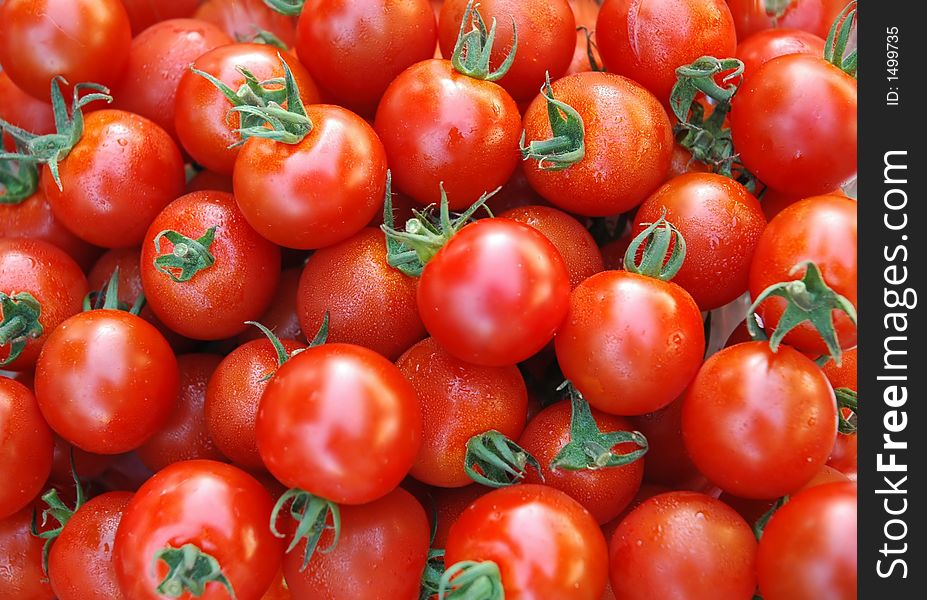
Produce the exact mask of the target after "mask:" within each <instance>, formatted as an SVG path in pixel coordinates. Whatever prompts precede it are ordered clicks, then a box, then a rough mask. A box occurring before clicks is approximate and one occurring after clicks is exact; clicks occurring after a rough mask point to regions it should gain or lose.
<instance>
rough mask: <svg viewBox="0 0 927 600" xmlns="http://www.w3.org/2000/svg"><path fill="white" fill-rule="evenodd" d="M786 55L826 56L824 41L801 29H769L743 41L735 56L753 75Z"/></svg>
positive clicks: (745, 69)
mask: <svg viewBox="0 0 927 600" xmlns="http://www.w3.org/2000/svg"><path fill="white" fill-rule="evenodd" d="M786 54H810V55H812V56H818V57H821V56H824V40H823V39H822V38H820V37H818V36H816V35H814V34H813V33H808V32H807V31H802V30H800V29H767V30H765V31H761V32H758V33H755V34H753V35H751V36H750V37H748V38H746V39H744V40H743V41H741V42H740V43H739V44H738V45H737V53H736V54H735V56H736V57H737V58H739V59H740V60H741V61H743V63H744V73H752V72H754V71H756V70H757V69H759V68H760V67H761V66H762V65H764V64H766V63H768V62H769V61H771V60H772V59H774V58H778V57H780V56H785V55H786Z"/></svg>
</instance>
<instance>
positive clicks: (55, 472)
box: [48, 435, 113, 485]
mask: <svg viewBox="0 0 927 600" xmlns="http://www.w3.org/2000/svg"><path fill="white" fill-rule="evenodd" d="M52 437H54V439H55V450H54V453H53V454H52V470H51V475H49V478H48V480H49V482H50V483H52V484H58V485H71V484H73V483H74V474H73V473H71V459H72V456H73V460H74V470H75V471H77V476H78V477H79V478H80V480H81V481H89V480H91V479H96V478H97V477H99V476H100V475H102V474H103V472H104V471H106V469H107V468H108V467H109V466H110V464H111V463H112V462H113V457H112V456H106V455H103V454H93V453H92V452H85V451H83V450H81V449H80V448H76V447H75V446H73V445H71V444H69V443H68V442H67V441H66V440H64V438H62V437H61V436H57V435H53V436H52Z"/></svg>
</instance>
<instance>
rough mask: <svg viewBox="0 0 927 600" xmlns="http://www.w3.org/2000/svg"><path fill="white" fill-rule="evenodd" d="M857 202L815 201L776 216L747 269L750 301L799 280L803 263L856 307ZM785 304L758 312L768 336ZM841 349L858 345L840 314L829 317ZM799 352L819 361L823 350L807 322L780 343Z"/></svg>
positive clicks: (768, 304) (778, 301) (769, 304)
mask: <svg viewBox="0 0 927 600" xmlns="http://www.w3.org/2000/svg"><path fill="white" fill-rule="evenodd" d="M856 223H857V218H856V202H855V201H854V200H851V199H849V198H847V197H845V196H816V197H813V198H806V199H805V200H802V201H800V202H797V203H795V204H793V205H791V206H789V207H787V208H786V209H785V210H783V211H782V212H781V213H779V214H778V215H777V216H776V217H775V218H774V219H773V220H772V221H770V222H769V225H768V226H767V227H766V229H765V230H764V231H763V235H762V236H761V237H760V241H759V243H758V244H757V246H756V251H755V252H754V255H753V264H752V266H751V267H750V279H749V289H750V295H751V296H752V297H753V298H756V297H757V296H759V295H760V294H761V293H762V292H763V290H765V289H766V288H767V287H769V286H770V285H773V284H775V283H778V282H780V281H789V280H792V279H801V278H802V277H804V274H805V269H801V270H800V271H798V272H796V273H795V274H790V272H791V271H792V269H793V268H794V267H795V266H796V265H798V264H799V263H801V262H803V261H808V260H810V261H812V262H814V263H815V264H816V265H817V266H818V268H820V269H821V274H822V275H823V277H824V281H825V283H827V285H828V286H829V287H830V288H831V289H833V290H834V291H835V292H837V293H838V294H840V295H842V296H844V297H845V298H846V299H847V300H849V301H850V302H851V303H852V304H853V306H856V303H857V282H856V278H857V266H856V261H857V258H856V254H857V242H856V226H857V225H856ZM784 311H785V300H784V299H782V298H778V297H775V298H770V299H769V300H766V301H765V302H763V304H762V305H760V307H759V310H758V311H757V312H758V314H759V315H760V317H761V318H762V319H763V323H764V325H765V327H766V329H767V331H769V332H772V331H773V330H774V329H775V327H776V325H778V323H779V319H780V317H781V316H782V313H783V312H784ZM832 314H833V319H834V325H835V327H836V330H837V339H838V341H839V343H840V347H841V348H844V349H848V348H852V347H853V346H855V345H856V326H855V325H853V323H852V322H851V321H850V318H849V317H848V316H847V315H846V314H844V313H843V312H841V311H834V312H833V313H832ZM784 342H785V343H786V344H789V345H791V346H794V347H795V348H797V349H798V350H801V351H802V352H805V353H809V354H813V355H815V356H820V355H823V354H826V353H827V347H826V346H825V345H824V341H823V340H822V339H821V336H820V334H818V332H817V331H816V330H815V329H814V327H813V326H812V325H811V324H810V323H802V324H801V325H799V326H798V327H796V328H795V329H793V330H792V331H791V332H789V333H788V334H787V335H786V336H785V339H784Z"/></svg>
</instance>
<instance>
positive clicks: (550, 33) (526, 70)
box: [438, 0, 576, 102]
mask: <svg viewBox="0 0 927 600" xmlns="http://www.w3.org/2000/svg"><path fill="white" fill-rule="evenodd" d="M468 1H469V0H445V2H444V4H443V5H442V7H441V17H440V20H439V30H438V34H439V40H440V42H441V54H443V55H444V56H445V57H449V56H450V55H451V54H452V53H453V51H454V44H455V43H456V42H457V34H458V33H459V32H460V22H461V20H462V19H463V17H464V11H465V10H466V8H467V2H468ZM476 9H477V10H479V12H480V15H481V16H482V17H483V21H484V22H485V23H486V27H487V28H489V27H490V26H491V25H492V21H493V19H495V21H496V40H495V44H493V50H492V55H491V57H490V63H491V64H492V65H498V64H500V63H502V61H503V60H505V57H506V56H507V55H508V53H509V51H510V50H511V49H512V44H513V42H514V35H513V27H514V28H515V30H516V31H517V33H518V48H517V50H516V52H515V62H513V63H512V67H511V68H510V69H509V71H508V73H506V74H505V75H504V76H503V77H502V79H500V80H499V85H501V86H502V87H503V88H505V90H506V91H507V92H508V93H509V94H511V96H512V98H514V99H515V100H517V101H519V102H523V101H526V100H530V99H532V98H534V97H535V96H536V95H537V93H538V89H539V88H540V87H541V85H542V84H543V83H544V74H545V72H549V73H550V77H551V79H557V78H559V77H560V76H561V75H563V74H564V73H565V72H566V69H567V67H568V66H569V65H570V61H571V59H572V58H573V50H574V49H575V48H576V20H575V18H574V16H573V10H572V9H571V8H570V4H569V3H568V2H567V1H566V0H480V2H479V4H478V5H476Z"/></svg>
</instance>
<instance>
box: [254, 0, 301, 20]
mask: <svg viewBox="0 0 927 600" xmlns="http://www.w3.org/2000/svg"><path fill="white" fill-rule="evenodd" d="M264 4H266V5H267V6H269V7H270V8H272V9H273V10H274V11H276V12H278V13H280V14H281V15H285V16H287V17H298V16H299V15H300V13H302V12H303V5H305V4H306V0H264Z"/></svg>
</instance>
